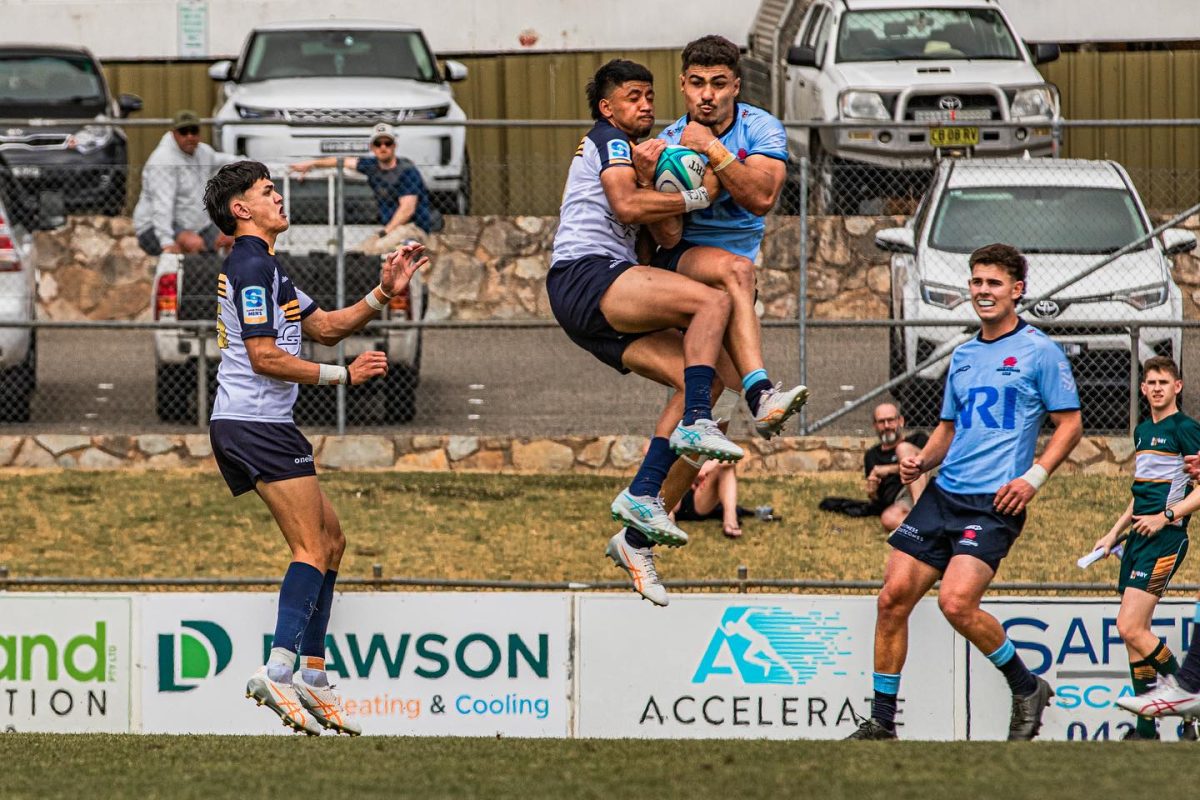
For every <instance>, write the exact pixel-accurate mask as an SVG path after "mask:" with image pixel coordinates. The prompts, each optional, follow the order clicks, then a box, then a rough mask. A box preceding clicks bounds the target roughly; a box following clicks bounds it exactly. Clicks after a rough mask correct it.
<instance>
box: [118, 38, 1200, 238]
mask: <svg viewBox="0 0 1200 800" xmlns="http://www.w3.org/2000/svg"><path fill="white" fill-rule="evenodd" d="M618 57H620V58H630V59H633V60H635V61H638V62H640V63H643V64H645V65H646V66H648V67H649V68H650V69H651V70H652V71H653V72H654V74H655V75H656V76H657V78H658V83H657V89H658V97H657V106H658V116H659V117H660V118H673V117H677V116H679V115H680V114H682V113H683V103H682V98H681V96H680V94H679V91H678V83H677V77H676V76H677V75H678V74H679V60H678V59H679V54H678V51H675V50H638V51H628V52H617V51H611V52H601V53H557V54H541V53H520V54H511V55H497V56H468V57H465V58H460V59H459V60H460V61H462V62H463V63H464V64H466V65H467V67H468V68H469V69H470V76H469V77H468V79H467V80H466V81H465V82H463V83H461V84H458V85H457V86H456V87H455V95H456V97H457V98H458V102H459V103H460V104H461V105H462V107H463V109H464V110H465V111H466V113H467V116H468V117H470V118H472V119H583V118H586V117H587V116H588V111H587V105H586V101H585V100H584V94H583V92H584V86H585V84H586V83H587V80H588V78H589V77H590V76H591V75H592V73H593V72H594V71H595V69H596V67H597V66H599V65H600V64H602V63H603V62H604V61H606V60H608V59H610V58H618ZM207 70H208V64H205V63H197V62H177V63H161V62H157V63H109V64H108V65H107V66H106V71H107V74H108V77H109V80H110V82H111V84H112V87H113V91H114V92H132V93H134V94H137V95H140V96H141V97H142V99H143V100H144V101H145V110H144V111H143V112H142V113H141V114H140V115H139V116H147V117H167V116H171V115H172V114H174V113H175V111H177V110H179V109H181V108H191V109H194V110H195V111H197V112H199V113H200V114H201V115H202V116H206V115H208V114H209V113H210V112H211V111H212V110H213V108H214V107H215V105H216V103H217V100H218V95H219V92H220V87H219V85H218V84H217V83H215V82H214V81H211V80H209V78H208V75H207ZM1042 70H1043V73H1044V74H1045V75H1046V77H1047V79H1048V80H1051V81H1053V82H1054V83H1056V84H1058V86H1059V89H1060V90H1061V92H1062V97H1063V106H1064V108H1063V110H1064V115H1065V116H1066V117H1067V118H1068V119H1108V118H1111V119H1130V118H1193V119H1194V118H1200V52H1198V51H1194V50H1184V51H1178V52H1149V53H1145V52H1143V53H1121V52H1104V53H1067V54H1064V55H1063V57H1062V58H1061V59H1060V60H1059V61H1056V62H1054V63H1051V64H1047V65H1046V66H1044V67H1043V68H1042ZM583 133H584V131H583V130H577V129H573V128H561V129H511V128H510V129H491V130H488V129H482V128H471V129H470V130H469V135H468V147H469V153H470V158H471V164H472V176H473V183H474V185H473V192H472V193H473V196H474V209H475V211H476V212H477V213H489V214H503V213H514V212H520V213H537V214H552V213H554V212H555V211H556V210H557V209H558V204H559V195H560V193H561V191H562V184H563V179H564V177H565V175H566V169H567V166H568V164H569V162H570V158H571V155H572V153H573V152H574V151H575V147H576V145H577V144H578V142H579V138H580V136H582V134H583ZM161 136H162V131H151V130H147V129H131V130H130V136H129V138H130V146H131V152H130V160H131V163H132V165H133V166H134V167H135V168H140V166H141V164H142V163H143V162H144V161H145V159H146V157H147V156H148V155H149V154H150V151H151V150H153V149H154V146H155V145H156V144H157V143H158V140H159V138H160V137H161ZM1064 154H1065V155H1068V156H1072V157H1080V158H1113V159H1116V160H1117V161H1120V162H1121V163H1123V164H1124V165H1125V166H1126V167H1128V168H1129V169H1130V171H1131V172H1132V173H1133V174H1134V175H1135V178H1136V179H1137V180H1138V182H1139V184H1141V185H1142V190H1143V192H1145V193H1147V194H1148V195H1149V196H1150V197H1149V198H1148V199H1150V200H1151V204H1152V205H1171V204H1175V203H1177V202H1180V201H1181V200H1182V199H1186V197H1187V196H1193V197H1195V196H1200V187H1197V186H1195V183H1196V181H1197V179H1198V176H1200V130H1198V129H1196V128H1189V129H1171V128H1163V129H1156V130H1153V131H1150V130H1147V129H1142V130H1129V129H1115V128H1110V129H1104V130H1088V131H1081V130H1075V131H1071V132H1069V133H1068V135H1067V138H1066V147H1065V151H1064ZM1189 174H1190V175H1191V176H1192V179H1191V181H1187V180H1184V179H1180V178H1179V176H1186V175H1189ZM1167 175H1174V176H1175V177H1174V178H1170V179H1168V178H1167V177H1165V176H1167ZM1155 176H1163V177H1161V178H1156V177H1155ZM1168 183H1169V185H1168ZM136 191H137V184H136V181H131V192H134V193H136Z"/></svg>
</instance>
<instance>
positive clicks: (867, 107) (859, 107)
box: [839, 92, 892, 120]
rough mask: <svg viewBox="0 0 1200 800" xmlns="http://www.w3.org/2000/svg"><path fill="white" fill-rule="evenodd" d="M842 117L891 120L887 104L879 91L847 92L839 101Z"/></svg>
mask: <svg viewBox="0 0 1200 800" xmlns="http://www.w3.org/2000/svg"><path fill="white" fill-rule="evenodd" d="M839 107H840V108H839V110H840V112H841V116H842V119H875V120H890V119H891V118H892V115H891V114H889V113H888V110H887V106H885V105H884V104H883V98H882V97H880V96H879V94H878V93H877V92H846V93H845V94H843V95H842V99H841V102H840V103H839Z"/></svg>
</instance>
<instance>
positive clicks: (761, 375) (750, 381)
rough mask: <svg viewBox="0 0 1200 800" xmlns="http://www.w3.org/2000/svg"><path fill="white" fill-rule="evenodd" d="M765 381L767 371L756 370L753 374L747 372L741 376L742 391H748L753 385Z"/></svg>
mask: <svg viewBox="0 0 1200 800" xmlns="http://www.w3.org/2000/svg"><path fill="white" fill-rule="evenodd" d="M765 380H767V371H766V370H765V369H756V370H754V371H753V372H747V373H746V374H745V375H743V376H742V389H744V390H749V389H750V387H751V386H753V385H754V384H756V383H758V382H759V381H765Z"/></svg>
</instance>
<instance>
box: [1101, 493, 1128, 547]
mask: <svg viewBox="0 0 1200 800" xmlns="http://www.w3.org/2000/svg"><path fill="white" fill-rule="evenodd" d="M1132 520H1133V500H1132V499H1130V501H1129V505H1127V506H1125V510H1124V511H1122V512H1121V515H1120V516H1118V517H1117V521H1116V522H1114V523H1113V526H1112V527H1111V528H1109V529H1108V533H1106V534H1104V535H1103V536H1101V537H1100V538H1099V539H1097V540H1096V543H1095V544H1094V545H1092V549H1093V550H1100V549H1101V548H1103V550H1104V555H1106V556H1107V555H1108V554H1109V553H1111V552H1112V549H1113V547H1115V546H1116V544H1117V537H1118V536H1120V535H1121V533H1122V532H1124V530H1125V529H1126V528H1128V527H1129V523H1130V522H1131V521H1132Z"/></svg>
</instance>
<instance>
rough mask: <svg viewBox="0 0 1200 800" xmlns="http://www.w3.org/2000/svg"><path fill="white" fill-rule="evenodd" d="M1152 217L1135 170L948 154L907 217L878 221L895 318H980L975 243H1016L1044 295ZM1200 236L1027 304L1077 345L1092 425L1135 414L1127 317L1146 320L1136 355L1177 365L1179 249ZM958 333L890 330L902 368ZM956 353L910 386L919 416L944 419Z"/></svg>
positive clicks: (1157, 241) (1113, 423)
mask: <svg viewBox="0 0 1200 800" xmlns="http://www.w3.org/2000/svg"><path fill="white" fill-rule="evenodd" d="M1153 227H1154V226H1153V224H1152V223H1151V221H1150V219H1149V217H1148V215H1147V214H1146V209H1145V208H1144V206H1143V205H1142V201H1141V198H1140V197H1139V196H1138V193H1137V190H1136V189H1135V188H1134V186H1133V183H1132V181H1131V180H1130V178H1129V175H1128V174H1127V173H1126V172H1125V170H1124V168H1122V167H1121V166H1120V165H1119V164H1117V163H1115V162H1113V161H1084V160H1049V159H986V160H984V159H969V160H952V159H947V160H945V161H942V162H941V163H940V164H939V165H938V168H937V169H936V171H935V173H934V178H933V184H932V186H931V187H930V190H929V192H928V193H927V194H926V195H925V197H924V198H923V199H922V200H921V203H920V206H919V207H918V208H917V212H916V214H914V215H913V217H912V218H911V219H910V220H909V221H908V224H907V225H905V226H904V227H902V228H887V229H884V230H882V231H880V232H879V233H878V234H876V238H875V244H876V246H877V247H879V248H881V249H883V250H887V251H890V252H892V254H893V255H892V295H891V310H892V317H893V318H894V319H899V320H916V321H925V320H929V321H939V322H941V321H962V322H964V323H977V317H976V316H975V313H974V311H973V310H972V307H971V303H970V293H969V292H968V289H967V282H968V279H969V275H970V271H969V269H968V266H967V259H968V256H969V255H970V253H971V252H972V251H973V250H975V249H976V248H978V247H981V246H983V245H985V244H990V243H992V242H1004V243H1006V244H1012V245H1015V246H1016V247H1018V248H1020V249H1021V251H1022V252H1023V253H1024V254H1025V257H1026V258H1027V259H1028V262H1029V276H1028V280H1027V282H1026V289H1025V291H1026V296H1027V297H1039V296H1041V295H1042V294H1044V293H1045V292H1046V291H1048V290H1050V289H1053V288H1054V287H1055V286H1058V285H1060V284H1061V283H1063V282H1065V281H1067V280H1068V279H1070V278H1071V277H1073V276H1078V275H1081V274H1082V273H1084V272H1086V271H1087V270H1088V269H1089V268H1091V267H1093V266H1095V265H1096V264H1097V263H1099V262H1100V261H1101V260H1102V259H1104V258H1106V257H1107V256H1109V255H1111V254H1112V253H1114V252H1116V251H1117V250H1119V249H1120V248H1122V247H1124V246H1125V245H1127V244H1130V243H1131V242H1133V241H1135V240H1137V239H1139V238H1141V237H1142V236H1144V235H1145V234H1147V233H1148V232H1149V231H1150V230H1151V229H1152V228H1153ZM1195 246H1196V237H1195V236H1194V235H1193V234H1192V233H1190V232H1188V231H1185V230H1182V229H1176V228H1172V229H1168V230H1167V231H1165V232H1164V233H1163V235H1162V236H1161V237H1156V238H1154V239H1153V240H1151V241H1150V242H1149V243H1147V244H1145V245H1144V246H1142V247H1141V248H1140V249H1138V250H1135V251H1133V252H1131V253H1128V254H1126V255H1124V256H1121V257H1120V258H1118V259H1116V260H1115V261H1113V262H1112V263H1111V264H1108V265H1107V266H1104V267H1101V268H1100V269H1098V270H1096V271H1094V272H1092V273H1091V274H1090V275H1087V276H1086V277H1083V278H1081V279H1080V280H1078V281H1077V282H1075V283H1072V284H1071V285H1070V286H1068V287H1067V288H1065V289H1063V290H1061V291H1060V292H1058V293H1057V294H1055V295H1054V296H1053V297H1052V298H1051V299H1049V300H1047V301H1045V302H1041V303H1038V304H1037V305H1035V306H1034V307H1033V308H1032V309H1031V310H1030V313H1029V314H1027V317H1028V319H1029V320H1030V321H1031V322H1033V323H1034V324H1036V325H1037V326H1038V327H1040V328H1042V329H1043V330H1045V331H1046V332H1047V333H1049V334H1050V336H1051V337H1052V338H1053V339H1054V340H1055V341H1057V342H1058V343H1059V344H1060V346H1061V347H1062V348H1063V350H1064V351H1065V352H1066V353H1067V355H1068V356H1069V357H1070V359H1071V364H1072V368H1073V370H1074V372H1075V379H1076V382H1077V383H1078V385H1079V388H1080V392H1081V394H1082V395H1083V396H1084V397H1085V400H1084V414H1085V417H1087V418H1089V419H1085V424H1087V425H1088V427H1092V428H1110V429H1122V428H1124V427H1125V426H1126V425H1127V423H1128V413H1127V410H1128V400H1129V395H1128V390H1129V385H1130V363H1129V357H1130V329H1129V326H1130V325H1131V324H1135V323H1136V325H1138V326H1139V327H1138V346H1137V353H1136V357H1137V359H1138V363H1141V362H1143V361H1145V360H1146V359H1147V358H1150V357H1151V356H1155V355H1166V356H1171V357H1173V358H1174V359H1175V360H1176V363H1180V349H1181V344H1182V332H1181V329H1180V328H1178V327H1172V326H1173V325H1174V324H1176V323H1178V322H1180V321H1182V320H1183V300H1182V296H1181V294H1180V291H1179V287H1177V286H1176V285H1175V282H1174V281H1173V280H1172V278H1171V256H1174V255H1178V254H1180V253H1186V252H1188V251H1190V250H1192V249H1193V248H1194V247H1195ZM1062 322H1070V323H1081V324H1084V325H1083V327H1078V326H1071V325H1062V324H1060V323H1062ZM1089 322H1094V323H1095V325H1094V326H1092V325H1086V323H1089ZM962 332H963V329H962V328H955V327H920V326H916V327H904V328H895V329H893V331H892V336H891V357H892V376H893V377H895V376H897V375H900V374H902V373H904V372H908V371H910V370H912V369H914V368H915V367H916V365H917V364H919V363H922V362H924V361H926V360H927V359H928V358H929V357H930V356H931V355H933V354H934V353H935V351H938V350H939V349H941V350H945V351H946V352H947V354H948V350H946V348H945V347H944V346H945V345H946V344H947V343H948V342H950V341H951V340H952V339H955V338H957V337H959V336H960V335H961V334H962ZM948 363H949V361H948V360H947V359H942V360H940V361H938V362H937V363H935V364H934V365H933V366H931V367H929V368H927V369H925V370H922V371H921V372H920V373H918V375H917V377H916V378H915V379H914V380H912V381H909V382H907V383H906V384H904V385H903V386H901V387H900V390H899V392H898V394H899V397H898V399H900V401H901V404H902V405H903V406H905V411H906V414H907V415H908V417H909V420H910V421H914V422H916V423H917V424H932V422H933V421H934V420H936V418H937V413H938V410H939V408H940V403H941V389H940V386H941V383H942V380H943V378H944V375H945V371H946V366H947V364H948ZM1086 398H1091V399H1093V400H1094V401H1096V402H1094V403H1089V402H1088V399H1086Z"/></svg>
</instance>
